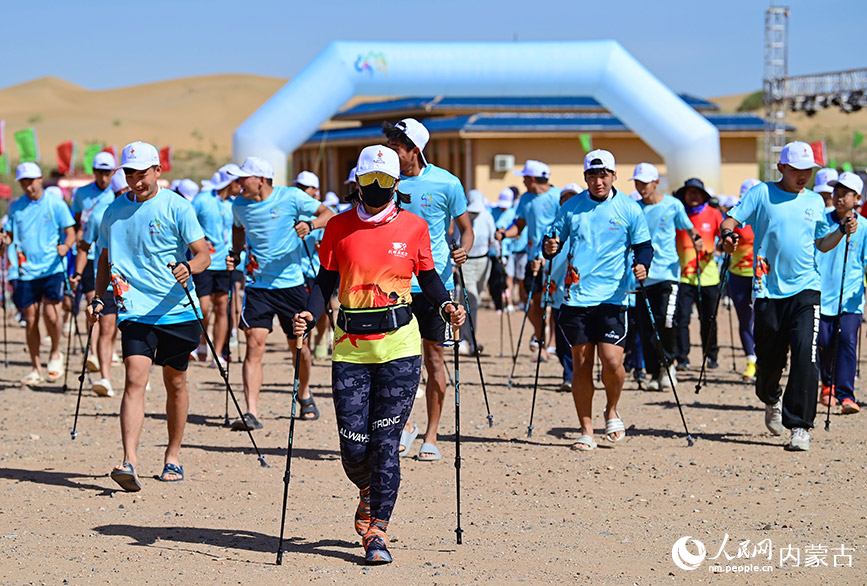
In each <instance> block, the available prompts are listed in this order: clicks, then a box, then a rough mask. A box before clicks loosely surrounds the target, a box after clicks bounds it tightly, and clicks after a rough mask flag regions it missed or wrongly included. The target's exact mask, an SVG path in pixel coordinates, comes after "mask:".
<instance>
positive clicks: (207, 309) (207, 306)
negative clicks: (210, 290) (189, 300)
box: [196, 295, 220, 360]
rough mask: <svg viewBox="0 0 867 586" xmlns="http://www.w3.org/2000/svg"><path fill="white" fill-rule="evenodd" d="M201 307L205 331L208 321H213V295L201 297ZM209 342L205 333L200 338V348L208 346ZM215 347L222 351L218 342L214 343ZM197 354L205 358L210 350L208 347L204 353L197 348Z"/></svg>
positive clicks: (201, 358) (200, 358) (200, 357)
mask: <svg viewBox="0 0 867 586" xmlns="http://www.w3.org/2000/svg"><path fill="white" fill-rule="evenodd" d="M199 307H201V308H202V324H204V326H205V331H206V332H207V331H208V323H209V322H210V321H211V296H210V295H203V296H202V297H199ZM207 344H208V343H207V342H206V341H205V334H204V333H203V334H202V335H201V337H200V339H199V348H202V347H205V348H207ZM214 348H216V349H217V352H219V351H220V350H219V348H220V347H219V346H217V345H216V344H214ZM196 354H198V356H199V360H205V358H206V357H207V355H208V351H207V349H206V350H205V353H204V355H203V354H202V353H201V352H199V351H198V350H197V351H196Z"/></svg>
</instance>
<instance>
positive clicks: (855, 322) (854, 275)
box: [816, 172, 867, 415]
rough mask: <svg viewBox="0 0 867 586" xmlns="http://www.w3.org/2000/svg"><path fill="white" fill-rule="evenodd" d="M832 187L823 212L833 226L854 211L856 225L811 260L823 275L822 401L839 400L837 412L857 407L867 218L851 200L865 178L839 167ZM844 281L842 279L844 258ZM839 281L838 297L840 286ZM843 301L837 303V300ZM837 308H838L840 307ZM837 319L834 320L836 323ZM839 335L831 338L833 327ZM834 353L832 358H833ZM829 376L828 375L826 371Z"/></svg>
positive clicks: (848, 410)
mask: <svg viewBox="0 0 867 586" xmlns="http://www.w3.org/2000/svg"><path fill="white" fill-rule="evenodd" d="M830 182H831V184H832V188H833V189H834V198H833V201H834V205H835V209H834V210H833V211H831V212H829V213H828V222H829V223H830V224H831V225H832V226H833V225H834V224H839V223H840V222H841V218H847V217H849V216H854V217H855V219H856V220H857V221H858V227H857V229H856V231H855V233H854V234H852V236H851V237H850V239H849V246H848V254H846V248H847V247H846V244H843V245H841V246H837V247H835V248H834V249H833V250H831V251H830V252H818V253H817V254H816V264H817V266H818V267H819V274H820V275H821V277H822V316H821V317H820V318H819V357H820V358H821V369H820V370H821V378H822V395H821V402H822V404H823V405H826V406H827V405H828V403H829V402H831V403H832V404H835V405H836V404H839V405H840V408H841V411H842V413H844V414H847V415H848V414H852V413H858V412H859V411H860V410H861V407H859V406H858V402H857V401H856V400H855V370H856V367H857V365H858V356H857V352H858V332H859V330H860V328H861V317H862V315H863V313H864V272H865V269H867V218H864V217H863V216H861V215H858V214H855V212H854V210H855V205H856V204H857V203H858V200H859V199H860V198H861V193H862V192H863V191H864V182H863V181H862V179H861V177H859V176H858V175H856V174H855V173H851V172H845V173H841V174H840V176H839V177H838V178H837V179H832V180H830ZM844 260H845V261H846V265H845V270H846V275H845V276H846V282H845V283H844V282H843V266H844V263H843V261H844ZM841 285H842V286H843V287H842V289H843V298H842V299H840V289H841ZM841 301H842V306H841ZM841 308H842V311H841ZM838 324H839V325H838ZM837 327H839V328H840V329H839V332H840V333H839V336H838V338H837V339H835V337H834V336H835V333H834V332H835V330H836V328H837ZM835 358H836V364H834V359H835ZM832 372H833V373H834V376H833V377H832V376H831V373H832Z"/></svg>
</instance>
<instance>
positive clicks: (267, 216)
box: [232, 186, 321, 289]
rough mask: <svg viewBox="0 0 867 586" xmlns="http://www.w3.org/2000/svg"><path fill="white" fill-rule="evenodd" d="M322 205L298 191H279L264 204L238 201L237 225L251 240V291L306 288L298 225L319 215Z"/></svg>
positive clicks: (235, 204) (285, 189)
mask: <svg viewBox="0 0 867 586" xmlns="http://www.w3.org/2000/svg"><path fill="white" fill-rule="evenodd" d="M320 205H321V204H320V203H319V201H317V200H315V199H313V198H312V197H310V196H309V195H307V194H306V193H304V192H303V191H301V190H300V189H298V188H297V187H284V186H279V187H275V188H274V191H272V192H271V195H269V196H268V197H267V198H266V199H264V200H263V201H258V202H257V201H253V200H251V199H245V198H243V197H238V198H235V201H234V203H233V204H232V211H233V212H234V215H235V225H237V226H241V227H243V228H244V234H245V238H246V240H247V264H246V272H247V287H250V288H252V289H288V288H290V287H297V286H299V285H303V284H304V274H303V273H302V270H301V257H300V255H303V254H305V252H304V247H303V246H302V245H301V239H300V238H298V234H297V233H296V232H295V222H296V221H297V220H299V219H300V218H301V217H302V216H305V215H306V216H312V215H315V214H316V210H318V209H319V206H320Z"/></svg>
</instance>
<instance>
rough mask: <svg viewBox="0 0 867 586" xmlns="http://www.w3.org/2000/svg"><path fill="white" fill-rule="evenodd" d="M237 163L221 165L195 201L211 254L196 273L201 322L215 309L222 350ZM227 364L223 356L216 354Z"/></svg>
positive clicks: (202, 348)
mask: <svg viewBox="0 0 867 586" xmlns="http://www.w3.org/2000/svg"><path fill="white" fill-rule="evenodd" d="M237 169H238V166H237V165H235V164H233V163H230V164H228V165H224V166H223V167H220V170H219V171H217V173H216V174H215V175H214V177H213V178H212V181H211V189H212V190H213V191H207V192H202V193H200V194H199V195H198V196H196V198H195V199H194V200H193V209H194V210H195V211H196V219H197V220H199V224H201V225H202V230H204V232H205V241H206V242H207V244H208V251H209V252H210V254H211V265H210V266H209V267H208V268H207V270H204V271H202V272H201V273H199V274H198V275H194V276H193V280H194V281H195V283H196V294H198V296H199V303H200V304H201V306H202V321H203V322H204V324H205V329H207V327H208V323H209V321H210V314H211V308H212V307H213V309H214V337H213V341H214V348H216V349H217V352H218V353H220V352H222V351H223V347H224V346H225V344H226V337H227V336H228V332H229V323H228V320H229V291H231V289H232V273H231V271H229V269H228V268H227V266H226V257H227V256H228V254H229V247H230V246H231V244H232V224H233V216H232V201H231V199H230V198H231V197H233V196H236V195H238V194H239V193H241V187H240V185H239V184H238V177H237V176H236V175H233V174H232V173H231V171H234V170H237ZM198 354H199V356H202V355H204V356H205V357H207V355H208V347H207V343H206V342H205V339H204V335H203V337H202V340H201V341H200V342H199V348H198ZM212 359H213V360H214V364H216V362H217V361H219V362H221V363H223V365H225V360H224V359H223V357H222V356H213V357H212Z"/></svg>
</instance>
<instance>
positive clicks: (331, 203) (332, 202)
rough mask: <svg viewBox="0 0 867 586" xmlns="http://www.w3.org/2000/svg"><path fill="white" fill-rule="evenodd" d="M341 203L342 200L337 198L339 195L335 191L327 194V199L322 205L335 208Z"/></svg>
mask: <svg viewBox="0 0 867 586" xmlns="http://www.w3.org/2000/svg"><path fill="white" fill-rule="evenodd" d="M339 203H340V198H339V197H337V194H336V193H334V192H333V191H329V192H328V193H326V194H325V199H324V200H322V205H324V206H327V207H335V206H337V205H338V204H339Z"/></svg>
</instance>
